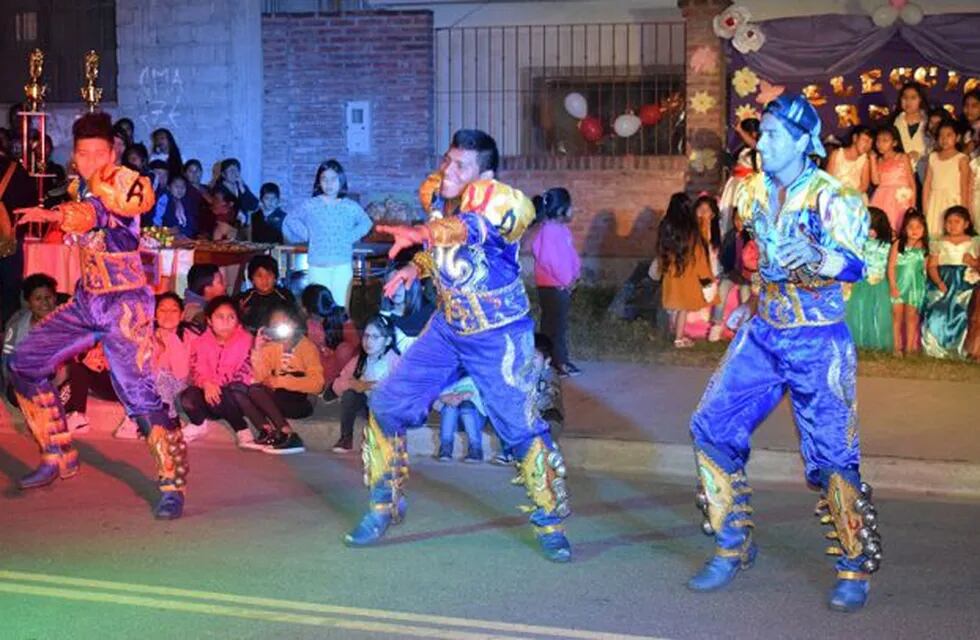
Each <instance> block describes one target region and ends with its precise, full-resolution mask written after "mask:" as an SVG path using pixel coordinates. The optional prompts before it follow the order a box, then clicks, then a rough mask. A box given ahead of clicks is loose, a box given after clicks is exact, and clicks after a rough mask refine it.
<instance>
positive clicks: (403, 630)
mask: <svg viewBox="0 0 980 640" xmlns="http://www.w3.org/2000/svg"><path fill="white" fill-rule="evenodd" d="M3 592H6V593H16V594H22V595H30V596H46V597H51V598H63V599H66V600H81V601H84V602H105V603H110V604H120V605H128V606H134V607H149V608H151V609H164V610H167V611H186V612H191V613H204V614H208V615H212V616H228V617H232V618H247V619H250V620H260V621H262V622H286V623H290V624H304V625H311V626H318V627H336V628H338V629H351V630H355V631H368V632H373V633H383V634H385V635H402V636H415V637H419V638H445V639H447V640H455V639H456V638H459V639H460V640H522V638H520V637H518V636H502V635H490V634H487V633H472V632H466V631H458V630H453V629H436V628H433V627H409V626H401V625H397V624H388V623H384V622H373V621H370V620H346V619H344V618H331V617H327V616H313V615H307V614H300V613H283V612H279V611H261V610H255V609H247V608H245V607H230V606H227V605H221V604H207V603H203V602H187V601H183V600H157V599H155V598H143V597H140V596H127V595H125V594H118V593H99V592H96V591H76V590H73V589H58V588H55V587H39V586H35V585H29V584H16V583H11V582H2V581H0V593H3Z"/></svg>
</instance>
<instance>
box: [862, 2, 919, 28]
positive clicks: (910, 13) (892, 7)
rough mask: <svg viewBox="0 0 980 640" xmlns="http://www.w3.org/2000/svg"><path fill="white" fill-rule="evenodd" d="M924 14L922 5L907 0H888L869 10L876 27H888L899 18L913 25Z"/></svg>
mask: <svg viewBox="0 0 980 640" xmlns="http://www.w3.org/2000/svg"><path fill="white" fill-rule="evenodd" d="M923 16H924V14H923V11H922V7H920V6H919V5H917V4H914V3H912V2H909V1H908V0H888V4H884V5H881V6H880V7H878V8H877V9H875V10H874V11H872V12H871V20H872V21H873V22H874V23H875V26H878V27H890V26H891V25H893V24H894V23H895V21H896V20H898V19H899V18H901V19H902V22H904V23H905V24H907V25H910V26H914V25H917V24H919V23H920V22H922V18H923Z"/></svg>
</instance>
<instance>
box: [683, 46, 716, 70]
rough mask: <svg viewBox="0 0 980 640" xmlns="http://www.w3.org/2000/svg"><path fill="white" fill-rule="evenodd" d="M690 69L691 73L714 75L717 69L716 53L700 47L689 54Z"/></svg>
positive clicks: (708, 48) (709, 48) (710, 49)
mask: <svg viewBox="0 0 980 640" xmlns="http://www.w3.org/2000/svg"><path fill="white" fill-rule="evenodd" d="M690 67H691V71H692V72H693V73H714V72H715V71H717V69H718V52H717V51H715V50H714V49H712V48H711V47H708V46H706V45H701V46H700V47H698V48H697V49H695V50H694V53H693V54H691V62H690Z"/></svg>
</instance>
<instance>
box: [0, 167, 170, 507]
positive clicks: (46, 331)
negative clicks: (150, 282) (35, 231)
mask: <svg viewBox="0 0 980 640" xmlns="http://www.w3.org/2000/svg"><path fill="white" fill-rule="evenodd" d="M72 193H73V196H74V197H75V198H76V200H75V201H73V202H69V203H66V204H64V205H61V206H60V207H58V211H59V212H61V213H62V215H63V218H62V229H63V230H64V231H66V232H68V233H74V234H78V235H79V236H80V245H81V260H82V277H81V279H80V281H79V283H78V286H77V287H76V292H75V295H74V297H73V298H72V299H71V301H70V302H68V303H67V304H65V305H63V306H61V307H59V308H58V309H56V310H55V311H54V312H52V313H51V314H50V315H49V316H47V317H46V318H45V319H44V320H43V321H41V322H40V323H39V324H38V325H37V326H36V327H34V329H33V330H32V331H31V332H30V333H29V334H28V335H27V337H26V338H25V339H24V340H23V342H21V343H20V344H19V345H18V346H17V349H16V350H15V351H14V353H13V355H12V356H11V358H10V362H9V369H10V376H11V381H12V382H13V386H14V390H15V392H16V394H17V399H18V402H19V404H20V407H21V409H22V410H23V412H24V416H25V419H26V421H27V424H28V426H29V427H30V429H31V432H32V433H33V434H34V437H35V439H36V440H37V442H38V445H39V446H40V448H41V455H42V464H41V468H39V469H38V470H37V471H36V472H35V473H34V474H31V475H30V476H28V477H26V478H24V479H23V480H22V481H21V486H22V487H23V488H29V487H34V486H41V485H43V484H47V483H49V482H51V481H53V480H54V479H55V477H57V476H58V475H60V476H61V477H62V478H67V477H70V476H72V475H74V474H75V473H77V471H78V454H77V452H76V451H75V450H74V449H73V448H72V446H71V435H70V434H69V433H68V429H67V425H66V424H65V416H64V408H63V407H62V404H61V400H60V398H59V396H58V393H57V392H56V390H55V388H54V386H53V385H52V377H53V375H54V373H55V371H56V369H57V368H58V367H59V365H61V364H62V363H63V362H64V361H66V360H68V359H69V358H72V357H74V356H76V355H78V354H80V353H83V352H85V351H87V350H88V349H91V348H92V347H93V346H94V345H95V344H96V343H98V342H101V343H102V346H103V348H104V349H105V355H106V359H107V360H108V363H109V373H110V375H111V376H112V384H113V387H114V388H115V390H116V393H117V394H118V396H119V399H120V401H121V402H122V404H123V406H124V407H125V409H126V414H127V415H129V416H130V417H132V418H133V419H134V420H136V422H137V424H138V425H139V428H140V432H141V434H142V435H143V436H145V437H146V438H147V442H148V444H149V446H150V450H151V452H152V454H153V456H154V458H155V459H156V461H157V468H158V472H159V486H160V489H161V491H163V492H164V495H165V496H167V494H168V493H170V494H180V495H179V500H180V502H181V503H182V497H183V491H184V487H185V483H186V480H185V477H186V475H187V471H188V467H187V462H186V451H187V447H186V445H185V444H184V442H183V440H182V436H181V432H180V428H179V427H180V424H179V423H178V422H177V421H176V420H174V419H172V418H170V417H169V415H168V411H167V407H165V406H164V405H163V403H162V401H161V400H160V396H159V395H158V394H157V391H156V388H155V386H154V382H153V375H152V372H151V371H150V364H151V357H152V349H153V346H152V345H153V340H152V338H153V317H154V298H153V293H152V292H151V290H150V288H149V287H148V286H147V284H146V276H145V274H144V271H143V264H142V261H141V258H140V252H139V238H140V233H139V220H140V214H142V213H145V212H146V211H149V210H151V209H152V207H153V202H154V196H153V189H152V187H151V185H150V182H149V180H148V179H147V178H145V177H141V176H140V175H139V174H137V173H136V172H134V171H131V170H129V169H126V168H122V167H114V166H110V167H105V168H103V169H102V170H100V171H99V172H98V173H97V174H96V175H95V176H93V177H92V179H91V180H90V181H89V183H88V184H87V185H84V186H83V185H80V184H74V185H72ZM55 471H56V473H55ZM176 497H177V496H176V495H171V496H170V499H171V500H173V499H174V498H176ZM158 515H159V514H158ZM178 515H179V514H178Z"/></svg>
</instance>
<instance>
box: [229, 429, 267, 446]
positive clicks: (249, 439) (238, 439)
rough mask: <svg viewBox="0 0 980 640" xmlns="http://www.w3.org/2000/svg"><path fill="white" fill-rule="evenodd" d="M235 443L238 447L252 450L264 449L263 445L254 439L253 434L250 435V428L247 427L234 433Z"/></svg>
mask: <svg viewBox="0 0 980 640" xmlns="http://www.w3.org/2000/svg"><path fill="white" fill-rule="evenodd" d="M235 444H237V445H238V448H239V449H251V450H252V451H262V450H263V449H265V445H261V444H259V443H257V442H256V441H255V436H253V435H252V432H251V430H249V429H248V428H247V427H246V428H245V429H242V430H241V431H238V432H237V433H235Z"/></svg>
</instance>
